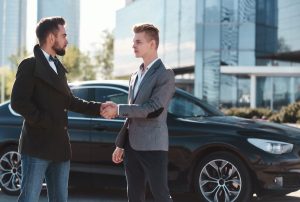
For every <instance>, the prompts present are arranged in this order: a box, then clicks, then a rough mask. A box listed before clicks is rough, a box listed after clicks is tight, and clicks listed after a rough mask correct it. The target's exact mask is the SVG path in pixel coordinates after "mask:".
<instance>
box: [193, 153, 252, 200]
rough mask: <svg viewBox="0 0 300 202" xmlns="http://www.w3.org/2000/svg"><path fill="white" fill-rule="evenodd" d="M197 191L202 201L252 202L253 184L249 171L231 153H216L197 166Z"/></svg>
mask: <svg viewBox="0 0 300 202" xmlns="http://www.w3.org/2000/svg"><path fill="white" fill-rule="evenodd" d="M195 189H196V190H197V192H198V193H199V195H200V197H201V199H202V200H201V201H207V202H233V201H235V202H237V201H241V202H243V201H250V199H251V198H252V184H251V178H250V174H249V172H248V169H247V168H246V167H245V165H244V164H243V163H242V161H241V160H240V159H239V158H238V157H236V156H235V155H233V154H231V153H229V152H215V153H212V154H210V155H208V156H206V157H205V158H204V159H203V160H202V161H201V162H200V163H199V164H198V166H197V168H196V173H195Z"/></svg>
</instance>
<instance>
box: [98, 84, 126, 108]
mask: <svg viewBox="0 0 300 202" xmlns="http://www.w3.org/2000/svg"><path fill="white" fill-rule="evenodd" d="M127 97H128V95H127V93H125V92H123V91H121V90H120V89H115V88H108V87H106V88H96V89H95V100H96V101H98V102H106V101H112V102H114V103H117V104H127Z"/></svg>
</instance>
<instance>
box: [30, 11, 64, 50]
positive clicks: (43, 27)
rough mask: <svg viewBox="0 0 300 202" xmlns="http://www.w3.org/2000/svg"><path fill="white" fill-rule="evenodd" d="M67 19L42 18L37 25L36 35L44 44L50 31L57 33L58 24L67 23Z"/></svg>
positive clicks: (56, 17) (40, 42)
mask: <svg viewBox="0 0 300 202" xmlns="http://www.w3.org/2000/svg"><path fill="white" fill-rule="evenodd" d="M65 23H66V22H65V20H64V19H63V18H62V17H58V16H55V17H47V18H42V19H41V20H40V21H39V22H38V24H37V26H36V30H35V33H36V37H37V38H38V40H39V44H40V45H43V44H44V43H45V42H46V38H47V36H48V34H49V33H53V34H56V32H57V31H58V29H59V28H58V25H65Z"/></svg>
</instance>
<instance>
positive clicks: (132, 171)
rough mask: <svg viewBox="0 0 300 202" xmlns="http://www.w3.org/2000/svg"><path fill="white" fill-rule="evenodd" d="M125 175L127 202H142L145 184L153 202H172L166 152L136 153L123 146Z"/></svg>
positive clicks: (129, 147) (126, 145)
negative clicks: (148, 187)
mask: <svg viewBox="0 0 300 202" xmlns="http://www.w3.org/2000/svg"><path fill="white" fill-rule="evenodd" d="M124 149H125V158H124V166H125V174H126V179H127V195H128V201H129V202H144V201H145V191H146V183H147V182H148V183H149V186H150V190H151V192H152V195H153V197H154V201H155V202H172V201H173V200H172V198H171V196H170V193H169V188H168V175H167V174H168V152H166V151H136V150H134V149H132V148H131V146H130V144H129V143H128V140H127V142H126V144H125V148H124Z"/></svg>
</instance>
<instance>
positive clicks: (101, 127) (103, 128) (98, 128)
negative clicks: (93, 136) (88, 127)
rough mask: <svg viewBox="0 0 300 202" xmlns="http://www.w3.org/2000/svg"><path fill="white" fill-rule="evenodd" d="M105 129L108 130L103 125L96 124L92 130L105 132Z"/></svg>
mask: <svg viewBox="0 0 300 202" xmlns="http://www.w3.org/2000/svg"><path fill="white" fill-rule="evenodd" d="M107 128H108V127H107V126H104V125H101V124H96V125H94V127H93V129H95V130H106V129H107Z"/></svg>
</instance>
